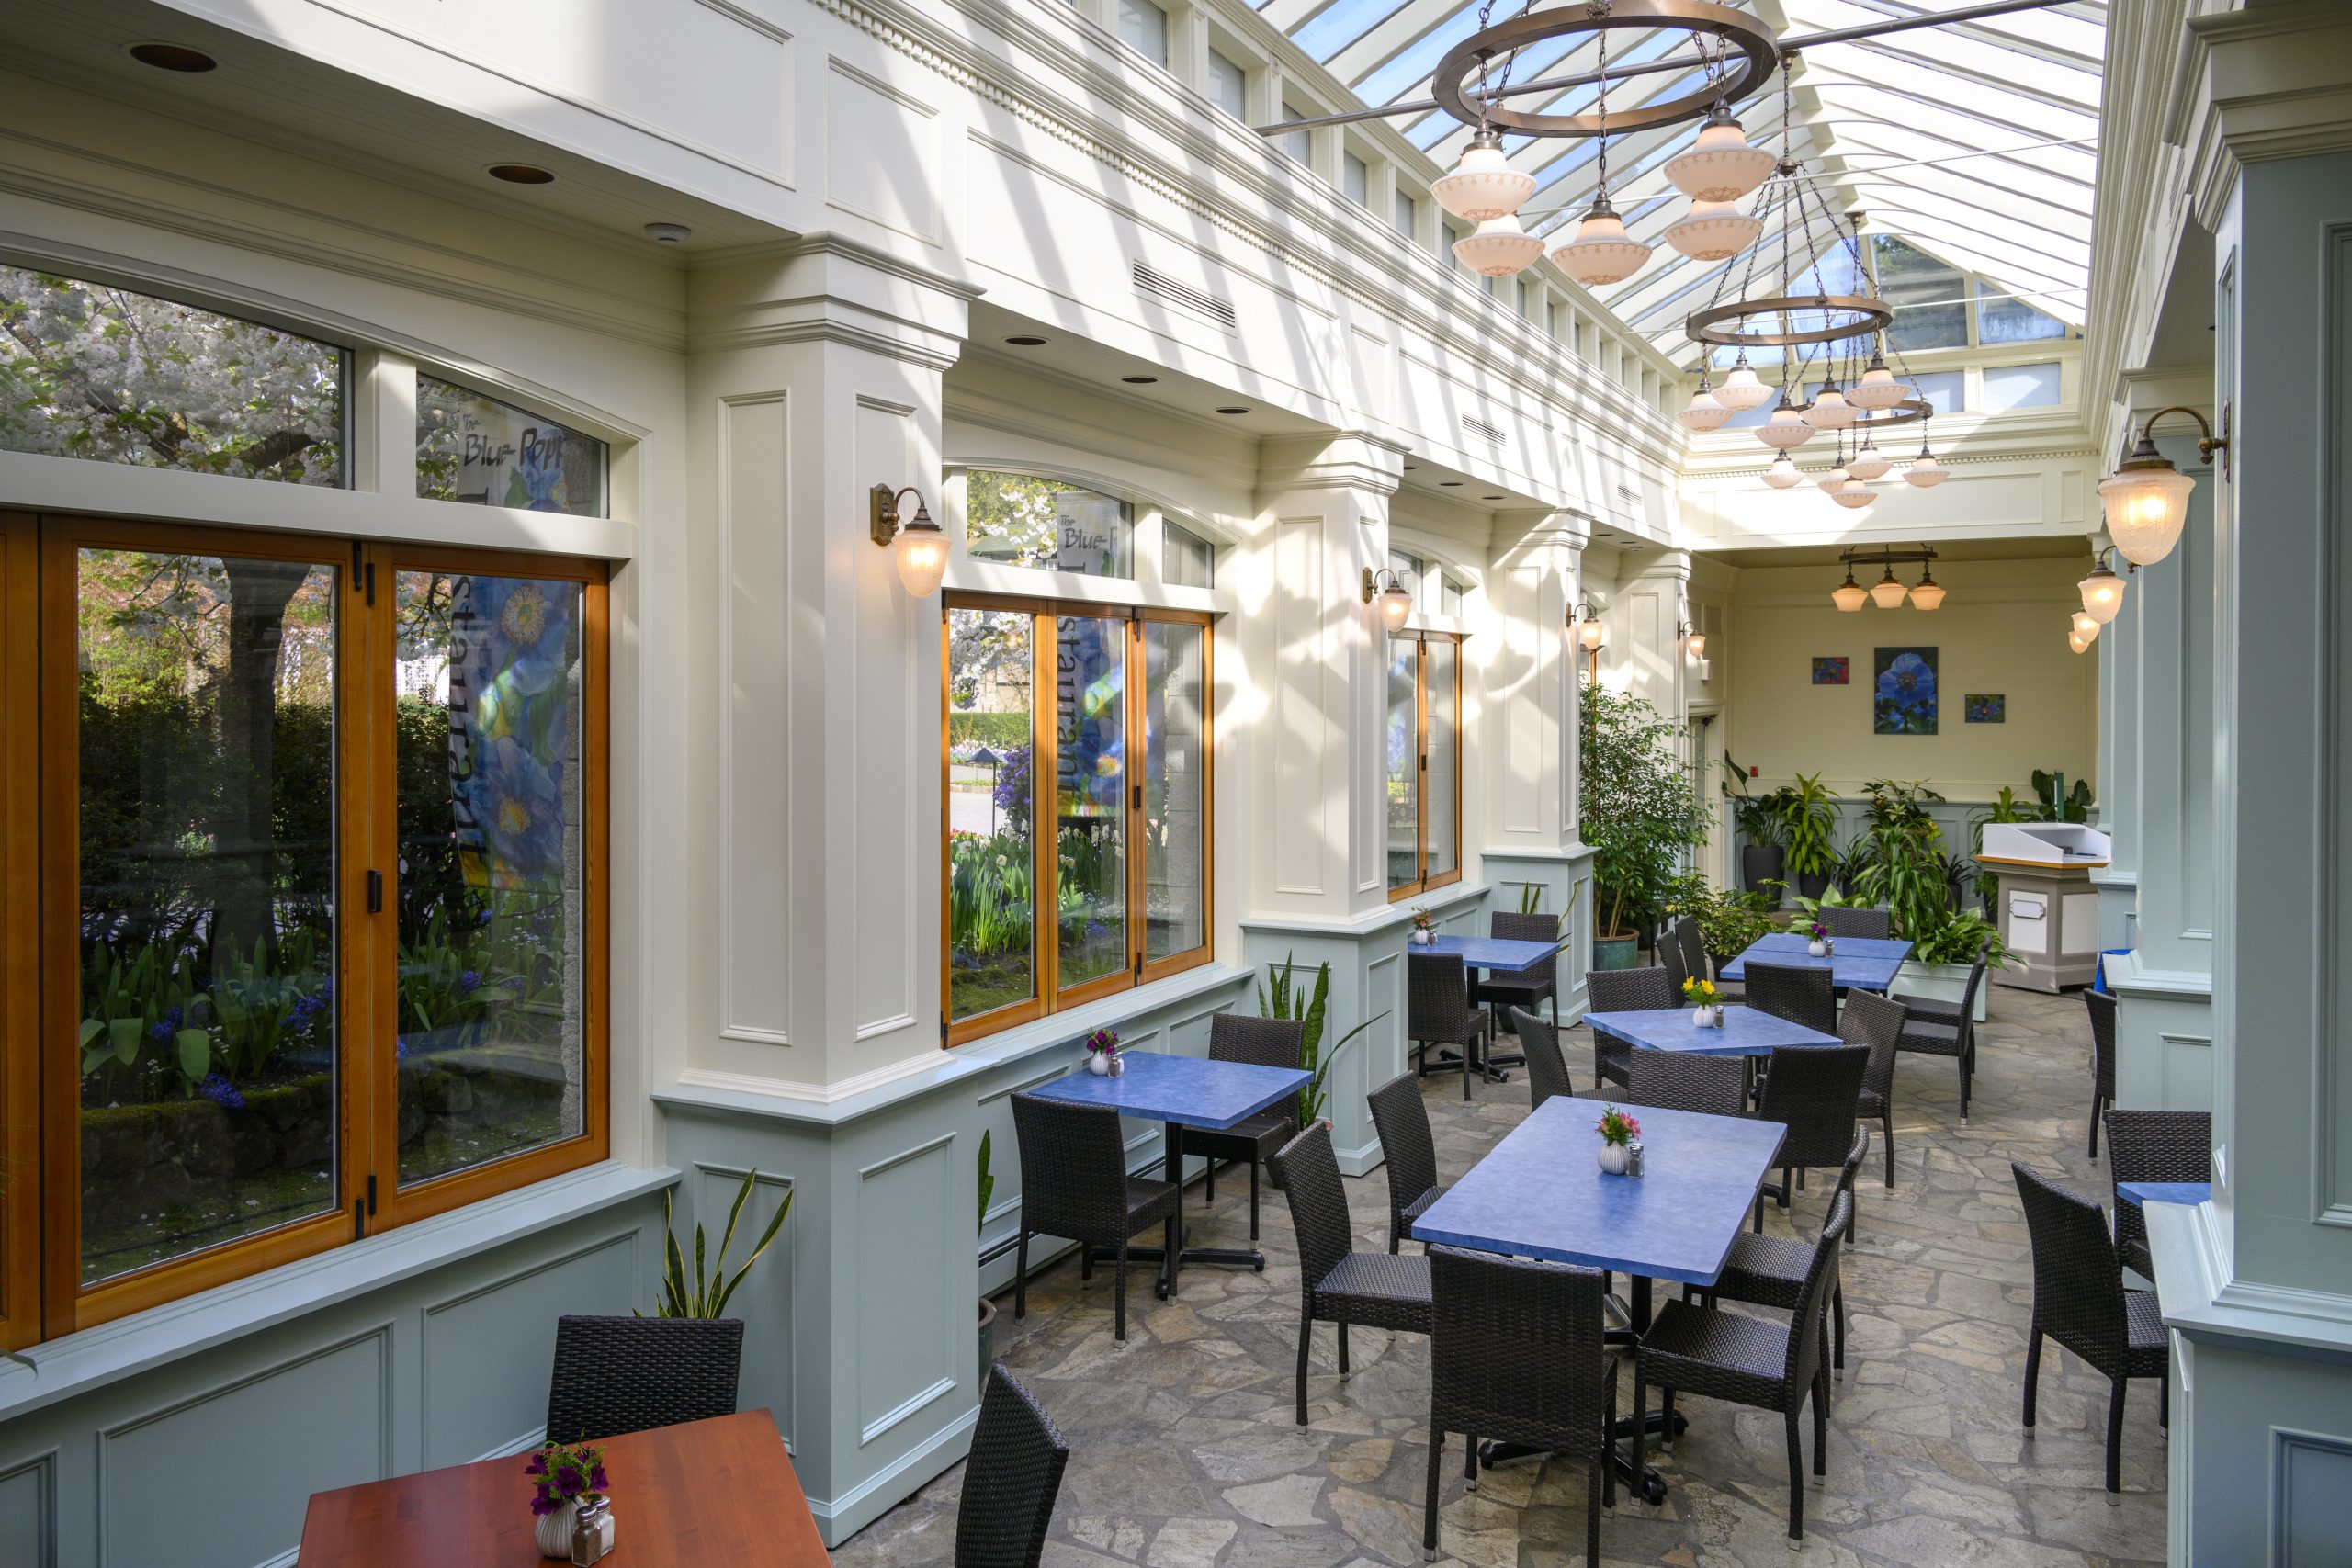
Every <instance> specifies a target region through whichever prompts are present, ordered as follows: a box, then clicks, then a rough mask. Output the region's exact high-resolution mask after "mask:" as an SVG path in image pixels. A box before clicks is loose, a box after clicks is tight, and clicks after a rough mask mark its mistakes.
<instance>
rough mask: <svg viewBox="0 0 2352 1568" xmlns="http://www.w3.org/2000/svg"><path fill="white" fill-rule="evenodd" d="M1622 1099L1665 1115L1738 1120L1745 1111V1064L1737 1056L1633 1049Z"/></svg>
mask: <svg viewBox="0 0 2352 1568" xmlns="http://www.w3.org/2000/svg"><path fill="white" fill-rule="evenodd" d="M1626 1072H1627V1074H1628V1078H1627V1082H1626V1086H1625V1098H1626V1099H1628V1100H1632V1101H1634V1103H1635V1104H1638V1105H1656V1106H1660V1107H1662V1108H1664V1109H1666V1110H1668V1111H1697V1112H1699V1113H1700V1114H1701V1115H1704V1116H1737V1115H1739V1114H1741V1113H1742V1112H1743V1111H1746V1110H1747V1062H1746V1061H1745V1060H1743V1059H1742V1058H1740V1057H1738V1056H1702V1055H1699V1054H1698V1053H1696V1052H1692V1051H1649V1050H1645V1049H1643V1048H1642V1047H1640V1046H1635V1047H1634V1055H1633V1056H1632V1057H1631V1058H1630V1059H1629V1060H1628V1061H1627V1063H1626Z"/></svg>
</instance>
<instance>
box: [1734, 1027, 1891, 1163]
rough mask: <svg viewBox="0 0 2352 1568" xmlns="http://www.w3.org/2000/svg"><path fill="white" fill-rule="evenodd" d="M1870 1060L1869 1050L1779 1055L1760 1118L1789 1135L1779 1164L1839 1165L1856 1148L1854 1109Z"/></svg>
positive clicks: (1789, 1050) (1804, 1048)
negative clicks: (1778, 1126) (1774, 1123)
mask: <svg viewBox="0 0 2352 1568" xmlns="http://www.w3.org/2000/svg"><path fill="white" fill-rule="evenodd" d="M1870 1060H1871V1052H1870V1047H1869V1046H1867V1045H1787V1046H1781V1047H1779V1048H1777V1049H1775V1050H1774V1051H1773V1053H1772V1073H1771V1077H1768V1078H1767V1079H1765V1080H1764V1096H1763V1099H1762V1100H1761V1102H1760V1103H1758V1106H1757V1108H1756V1114H1757V1116H1758V1118H1759V1119H1761V1120H1763V1121H1766V1122H1781V1124H1783V1125H1784V1126H1786V1127H1787V1128H1788V1130H1789V1135H1788V1138H1787V1140H1786V1141H1785V1142H1784V1143H1782V1144H1781V1153H1780V1157H1779V1159H1778V1161H1777V1163H1779V1164H1781V1165H1782V1166H1799V1165H1837V1164H1838V1163H1839V1162H1841V1161H1842V1160H1844V1159H1845V1157H1846V1151H1847V1150H1848V1149H1849V1148H1851V1147H1852V1146H1853V1143H1854V1109H1855V1104H1856V1102H1857V1101H1858V1100H1860V1098H1861V1092H1862V1072H1863V1069H1864V1068H1866V1067H1868V1066H1870ZM1783 1074H1785V1075H1786V1076H1785V1077H1783Z"/></svg>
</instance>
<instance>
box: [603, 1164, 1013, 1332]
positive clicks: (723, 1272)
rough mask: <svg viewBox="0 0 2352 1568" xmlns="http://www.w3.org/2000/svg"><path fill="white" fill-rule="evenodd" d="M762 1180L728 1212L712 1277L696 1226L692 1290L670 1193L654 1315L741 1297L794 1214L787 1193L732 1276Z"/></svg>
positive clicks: (694, 1313)
mask: <svg viewBox="0 0 2352 1568" xmlns="http://www.w3.org/2000/svg"><path fill="white" fill-rule="evenodd" d="M759 1179H760V1173H759V1172H758V1171H757V1170H751V1171H747V1172H745V1173H744V1176H743V1185H742V1186H741V1187H740V1188H738V1189H737V1190H736V1192H735V1201H734V1203H733V1205H732V1206H731V1207H729V1209H728V1211H727V1233H726V1234H725V1235H722V1236H720V1237H719V1238H718V1257H716V1258H712V1259H711V1260H710V1266H709V1270H708V1272H707V1273H706V1272H705V1270H704V1267H703V1232H702V1226H701V1225H700V1224H696V1225H695V1277H694V1280H693V1281H692V1283H691V1286H689V1283H688V1281H687V1279H686V1259H685V1256H684V1254H683V1253H682V1252H680V1251H679V1250H678V1233H677V1232H676V1231H675V1230H673V1229H672V1228H671V1224H670V1219H671V1201H670V1194H669V1193H667V1192H664V1193H663V1194H662V1231H663V1232H664V1236H663V1241H664V1247H663V1256H664V1260H665V1267H664V1268H663V1270H662V1300H661V1302H660V1303H659V1304H657V1305H656V1306H655V1307H654V1309H653V1315H654V1316H656V1317H717V1316H718V1315H719V1314H721V1313H723V1312H725V1311H726V1310H727V1299H728V1298H729V1296H732V1295H733V1294H734V1293H735V1287H736V1286H738V1285H740V1284H741V1283H742V1282H743V1276H744V1275H746V1274H749V1273H750V1272H751V1271H752V1264H754V1263H757V1262H758V1261H759V1260H760V1254H762V1253H763V1252H765V1251H766V1250H767V1249H768V1244H769V1243H770V1242H772V1241H774V1240H775V1235H776V1232H778V1231H780V1230H782V1229H783V1228H784V1220H785V1216H786V1215H787V1214H789V1213H792V1190H791V1189H790V1188H786V1190H785V1194H784V1201H783V1202H781V1203H779V1204H777V1205H776V1211H775V1219H772V1220H770V1221H769V1222H768V1228H767V1230H766V1231H765V1232H764V1233H763V1235H761V1236H760V1245H759V1246H757V1247H753V1248H752V1256H751V1257H749V1258H745V1259H743V1266H742V1267H741V1269H736V1270H735V1272H734V1273H733V1274H732V1275H731V1276H730V1275H729V1273H728V1272H727V1249H728V1248H729V1247H731V1246H733V1245H734V1242H735V1223H736V1222H737V1221H738V1220H740V1219H741V1218H742V1216H743V1205H744V1203H745V1202H746V1201H748V1200H749V1199H750V1198H751V1196H752V1184H753V1183H755V1182H756V1181H758V1180H759ZM981 1201H982V1203H983V1204H985V1203H986V1202H987V1200H986V1199H985V1198H983V1199H982V1200H981ZM637 1315H638V1316H639V1317H643V1316H644V1315H645V1314H643V1313H639V1314H637Z"/></svg>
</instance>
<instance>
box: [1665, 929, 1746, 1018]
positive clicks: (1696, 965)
mask: <svg viewBox="0 0 2352 1568" xmlns="http://www.w3.org/2000/svg"><path fill="white" fill-rule="evenodd" d="M1674 942H1675V943H1676V945H1678V946H1679V947H1680V948H1681V949H1682V967H1683V970H1684V972H1685V973H1687V974H1691V975H1695V976H1698V977H1699V978H1701V979H1702V980H1704V979H1713V978H1714V976H1715V964H1714V960H1713V959H1712V958H1710V957H1708V955H1707V940H1706V938H1704V937H1702V936H1701V935H1700V934H1699V920H1698V917H1697V916H1695V915H1685V916H1683V917H1682V918H1681V919H1679V920H1677V921H1675V922H1674ZM1715 993H1716V995H1717V996H1719V997H1720V998H1722V999H1723V1000H1724V1001H1725V1002H1736V1001H1738V1000H1740V999H1741V995H1740V992H1739V989H1738V987H1735V986H1728V985H1725V984H1724V983H1723V982H1722V981H1720V980H1717V981H1716V984H1715Z"/></svg>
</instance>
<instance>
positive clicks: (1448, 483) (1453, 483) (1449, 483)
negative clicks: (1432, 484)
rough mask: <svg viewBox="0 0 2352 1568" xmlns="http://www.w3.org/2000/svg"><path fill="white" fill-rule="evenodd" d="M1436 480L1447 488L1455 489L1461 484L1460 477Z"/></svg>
mask: <svg viewBox="0 0 2352 1568" xmlns="http://www.w3.org/2000/svg"><path fill="white" fill-rule="evenodd" d="M1437 482H1438V483H1439V484H1440V485H1442V486H1443V487H1444V488H1445V489H1447V490H1457V489H1459V488H1461V484H1462V481H1461V480H1460V479H1440V480H1438V481H1437Z"/></svg>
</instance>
